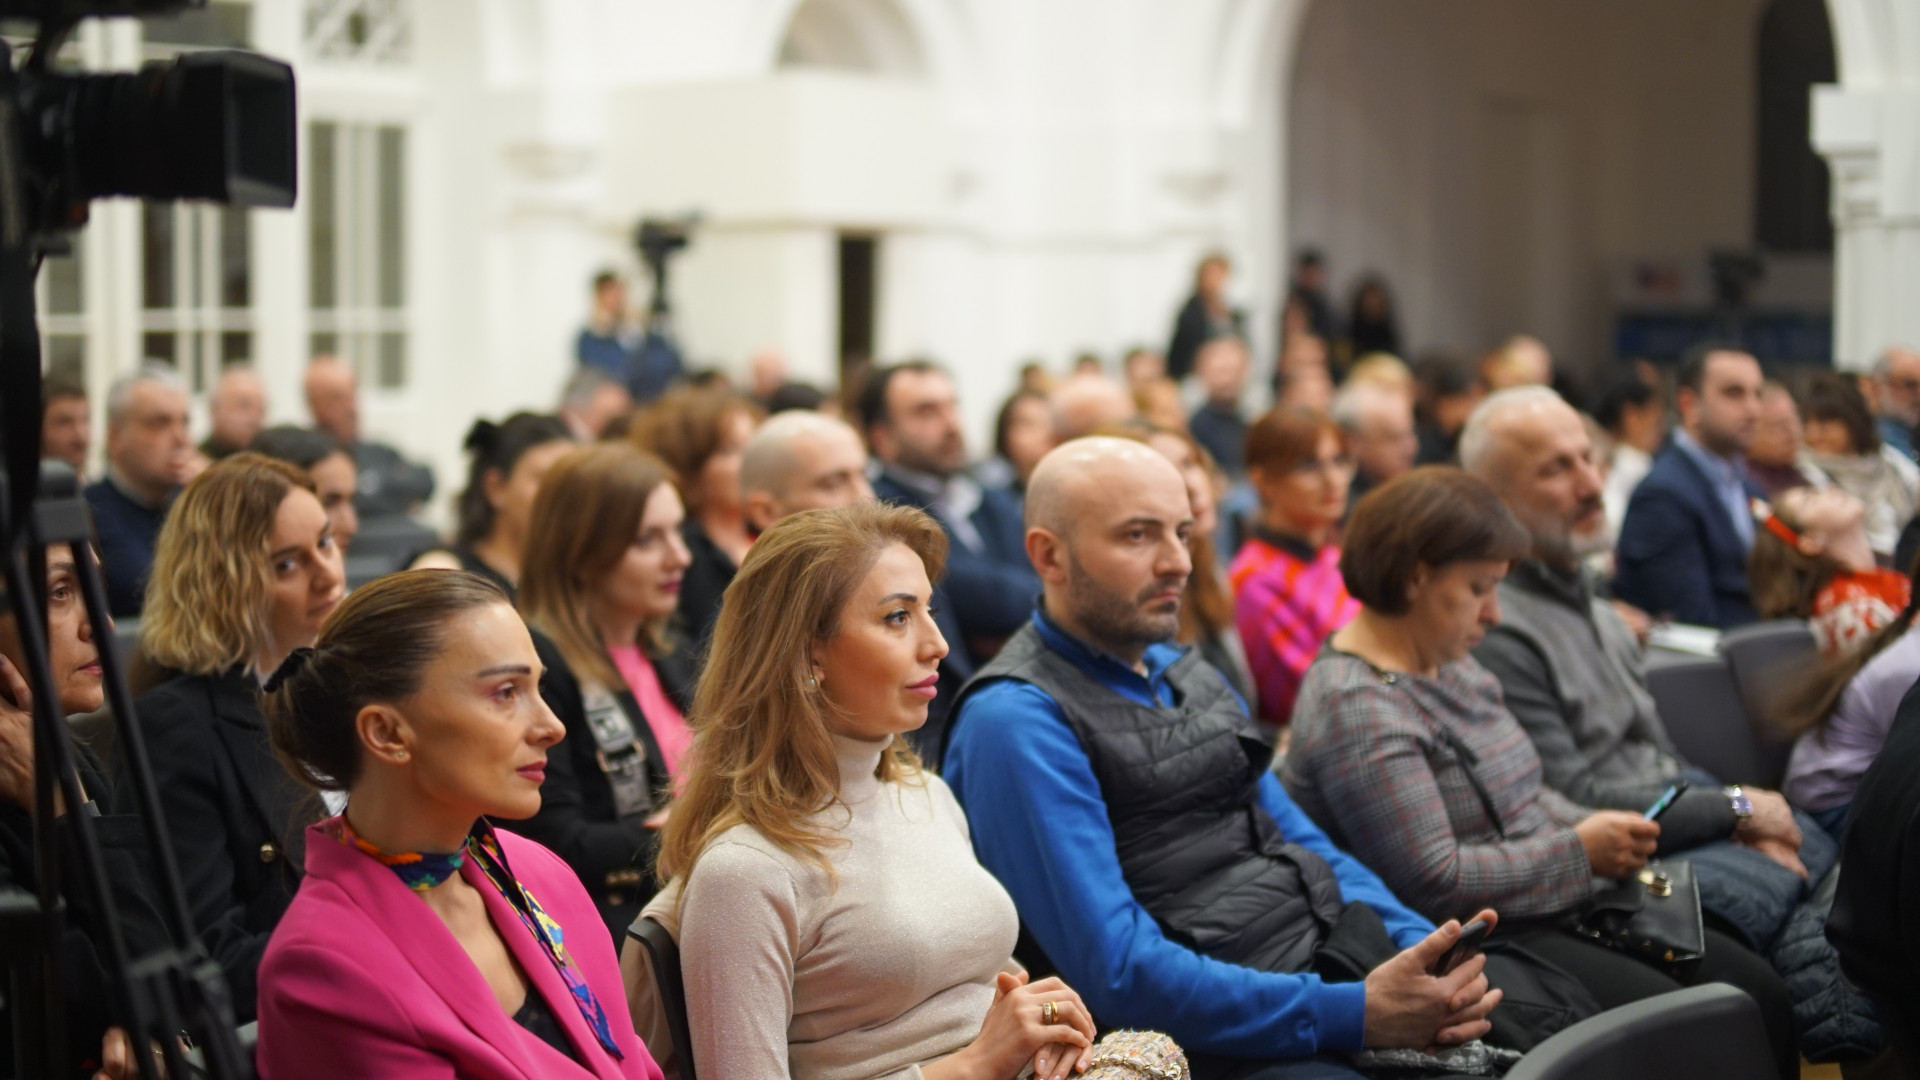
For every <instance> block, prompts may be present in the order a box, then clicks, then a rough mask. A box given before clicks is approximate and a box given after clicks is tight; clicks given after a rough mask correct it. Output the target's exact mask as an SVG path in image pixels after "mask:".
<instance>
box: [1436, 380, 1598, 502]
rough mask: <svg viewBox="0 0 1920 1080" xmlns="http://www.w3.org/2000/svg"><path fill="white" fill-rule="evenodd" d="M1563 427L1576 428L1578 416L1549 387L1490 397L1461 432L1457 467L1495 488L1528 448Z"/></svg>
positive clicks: (1515, 389) (1514, 389)
mask: <svg viewBox="0 0 1920 1080" xmlns="http://www.w3.org/2000/svg"><path fill="white" fill-rule="evenodd" d="M1565 425H1572V426H1575V427H1578V426H1579V425H1580V414H1579V413H1576V412H1574V411H1573V406H1571V405H1569V404H1567V402H1566V399H1565V398H1563V397H1561V396H1560V395H1559V394H1557V393H1555V392H1554V391H1553V390H1552V388H1550V387H1545V386H1515V387H1511V388H1509V389H1506V390H1501V391H1499V392H1497V393H1494V394H1490V395H1488V397H1487V399H1486V400H1485V401H1482V402H1481V403H1480V404H1479V405H1478V406H1476V407H1475V408H1474V410H1473V412H1472V413H1471V414H1470V415H1468V417H1467V424H1466V426H1465V427H1464V428H1461V429H1460V467H1461V468H1463V469H1465V470H1466V471H1468V472H1470V473H1472V474H1474V475H1475V476H1478V477H1479V478H1480V479H1482V480H1485V481H1487V482H1488V483H1490V484H1492V485H1494V486H1495V487H1496V488H1497V487H1499V486H1500V481H1501V478H1502V477H1503V476H1504V475H1505V474H1506V473H1507V471H1508V470H1510V469H1511V467H1512V465H1513V458H1515V457H1516V456H1523V455H1524V452H1525V448H1526V446H1527V445H1529V444H1531V443H1535V442H1538V441H1539V440H1540V435H1541V433H1542V432H1544V431H1547V430H1551V429H1552V428H1554V427H1557V426H1565Z"/></svg>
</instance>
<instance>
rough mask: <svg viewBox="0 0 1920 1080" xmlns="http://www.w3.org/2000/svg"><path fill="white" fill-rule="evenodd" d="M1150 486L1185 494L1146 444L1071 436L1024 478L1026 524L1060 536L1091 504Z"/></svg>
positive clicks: (1166, 464) (1168, 465) (1176, 475)
mask: <svg viewBox="0 0 1920 1080" xmlns="http://www.w3.org/2000/svg"><path fill="white" fill-rule="evenodd" d="M1153 489H1164V490H1165V491H1169V492H1174V493H1177V494H1178V495H1179V497H1180V498H1182V499H1185V498H1186V496H1187V483H1186V481H1185V480H1184V479H1182V478H1181V476H1180V470H1178V469H1176V468H1174V466H1173V463H1172V462H1169V461H1168V460H1167V459H1166V457H1165V456H1163V455H1162V454H1160V453H1159V452H1158V451H1156V450H1154V449H1153V448H1152V447H1151V446H1148V445H1147V444H1145V443H1139V442H1134V441H1133V440H1131V439H1115V438H1109V437H1108V436H1105V435H1096V436H1091V437H1089V438H1084V439H1074V440H1073V441H1072V442H1066V443H1062V444H1060V445H1059V446H1057V447H1055V448H1054V449H1053V450H1052V451H1051V452H1050V453H1048V454H1047V456H1046V457H1043V458H1041V459H1040V464H1038V465H1036V466H1034V469H1033V475H1032V476H1031V477H1029V478H1028V480H1027V500H1026V526H1027V528H1029V529H1045V530H1047V531H1048V532H1051V533H1054V534H1056V535H1058V536H1062V537H1065V536H1068V535H1070V534H1071V533H1072V532H1073V528H1074V525H1075V523H1076V522H1078V521H1080V520H1081V519H1082V518H1084V517H1085V516H1086V515H1087V513H1088V511H1089V510H1090V509H1091V508H1093V507H1096V506H1099V505H1102V504H1105V505H1108V506H1111V505H1114V504H1116V503H1119V502H1123V501H1126V499H1127V498H1130V497H1131V495H1132V493H1133V492H1134V491H1135V490H1139V491H1141V492H1142V493H1152V492H1153Z"/></svg>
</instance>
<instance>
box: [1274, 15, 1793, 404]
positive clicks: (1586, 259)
mask: <svg viewBox="0 0 1920 1080" xmlns="http://www.w3.org/2000/svg"><path fill="white" fill-rule="evenodd" d="M1762 6H1763V5H1762V2H1761V0H1691V2H1689V3H1686V4H1672V3H1667V2H1664V0H1568V2H1563V3H1555V4H1538V3H1532V2H1529V0H1449V2H1448V3H1444V4H1409V3H1404V2H1402V0H1338V2H1337V3H1328V2H1321V3H1317V4H1315V5H1313V7H1312V9H1311V10H1310V11H1309V12H1308V14H1307V17H1306V25H1305V28H1304V30H1303V32H1302V38H1301V43H1300V54H1299V59H1298V62H1297V66H1296V69H1295V71H1294V74H1293V79H1292V83H1291V86H1292V101H1291V104H1290V113H1291V129H1290V132H1289V159H1288V163H1289V172H1290V183H1291V187H1290V191H1289V214H1290V219H1291V222H1292V229H1291V235H1292V239H1293V241H1294V242H1296V243H1311V244H1315V245H1317V246H1320V247H1321V248H1322V249H1323V250H1324V251H1325V253H1326V255H1327V256H1328V259H1329V266H1330V269H1331V271H1332V274H1331V276H1332V279H1333V282H1334V285H1335V292H1336V301H1337V302H1340V303H1344V302H1345V300H1346V298H1347V294H1348V289H1349V288H1350V287H1351V285H1352V283H1353V282H1354V280H1355V279H1356V278H1357V277H1359V276H1360V275H1361V274H1362V273H1364V272H1366V271H1378V272H1380V273H1382V274H1384V275H1385V276H1386V277H1387V279H1388V281H1389V283H1390V285H1392V286H1393V287H1394V289H1395V293H1396V298H1397V299H1398V301H1399V305H1400V317H1401V330H1402V336H1403V339H1404V340H1405V341H1406V342H1407V344H1408V346H1409V349H1410V351H1418V350H1420V349H1422V348H1427V347H1444V348H1451V349H1456V350H1461V351H1465V352H1468V353H1470V354H1471V353H1477V352H1479V351H1481V350H1484V349H1486V348H1488V347H1490V346H1492V345H1494V344H1496V343H1497V342H1498V341H1499V340H1501V339H1502V338H1504V337H1505V336H1506V335H1508V334H1511V333H1514V332H1518V331H1522V330H1525V331H1530V332H1533V333H1536V334H1539V335H1540V336H1541V337H1542V338H1543V339H1545V340H1546V341H1547V343H1548V344H1549V346H1551V347H1552V348H1553V349H1554V351H1555V353H1556V354H1557V355H1558V356H1560V357H1561V358H1562V360H1563V362H1565V363H1567V364H1568V365H1569V366H1570V367H1574V368H1576V369H1578V368H1579V367H1583V366H1586V365H1589V364H1592V363H1593V362H1595V361H1597V360H1599V359H1601V358H1602V357H1604V356H1605V355H1606V354H1607V346H1608V338H1609V315H1610V302H1611V300H1610V292H1609V281H1610V280H1611V276H1612V275H1613V274H1614V273H1615V272H1616V270H1617V268H1618V267H1619V266H1620V265H1621V264H1622V263H1624V262H1626V261H1628V260H1631V259H1637V258H1648V257H1655V258H1670V259H1680V260H1697V259H1699V258H1702V257H1703V256H1704V254H1705V252H1706V250H1707V249H1708V248H1710V247H1715V246H1735V247H1740V246H1746V245H1747V244H1749V243H1750V242H1751V234H1752V216H1753V202H1752V185H1753V164H1752V161H1753V132H1752V129H1753V122H1754V119H1753V118H1754V108H1755V106H1754V79H1755V67H1754V61H1755V51H1754V50H1755V47H1756V42H1757V38H1758V25H1759V24H1758V19H1759V13H1760V10H1761V7H1762Z"/></svg>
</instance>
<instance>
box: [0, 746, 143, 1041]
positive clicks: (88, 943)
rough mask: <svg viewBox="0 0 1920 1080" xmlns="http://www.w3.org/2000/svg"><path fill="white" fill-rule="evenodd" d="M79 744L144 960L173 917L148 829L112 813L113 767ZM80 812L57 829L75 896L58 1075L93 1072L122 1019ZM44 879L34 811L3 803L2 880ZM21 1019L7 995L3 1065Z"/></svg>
mask: <svg viewBox="0 0 1920 1080" xmlns="http://www.w3.org/2000/svg"><path fill="white" fill-rule="evenodd" d="M73 750H74V754H75V757H76V759H77V760H76V765H77V771H78V773H79V774H80V784H81V786H82V787H84V788H85V789H86V792H87V797H88V798H90V799H92V800H93V806H94V807H95V808H96V809H99V810H101V811H102V813H103V816H100V817H96V818H94V819H93V828H94V835H95V836H96V837H97V838H98V839H99V841H100V856H101V861H102V862H104V863H105V864H106V870H107V881H106V885H107V891H108V894H109V896H110V897H111V899H112V901H113V911H114V915H115V916H117V919H116V921H117V922H118V924H119V926H120V932H121V935H122V937H123V939H124V940H125V941H126V945H127V955H128V958H129V959H133V960H137V959H139V958H140V957H142V956H145V955H147V954H149V953H152V952H154V951H155V950H157V949H160V948H162V947H164V946H166V945H167V944H169V941H168V935H167V929H166V923H165V922H163V921H162V919H161V917H160V910H159V906H158V901H157V899H156V897H155V894H154V892H153V889H152V886H151V882H152V880H153V879H152V877H151V874H150V871H149V870H148V867H149V866H150V865H151V864H150V863H149V862H148V858H147V854H146V852H147V847H148V845H147V836H146V830H145V829H143V828H142V827H141V822H140V819H139V818H138V817H126V816H122V815H117V814H106V813H105V811H106V809H107V808H108V806H110V805H111V803H112V799H111V795H112V791H113V787H112V784H111V783H110V782H109V781H108V779H107V776H106V768H105V766H103V765H101V764H100V762H99V760H98V759H97V758H95V757H94V756H93V754H92V752H91V751H88V750H87V749H86V748H84V747H82V746H79V745H77V744H76V745H75V746H74V748H73ZM72 818H73V815H71V814H69V815H67V817H65V818H62V819H60V821H61V825H62V827H61V829H60V831H59V832H57V833H56V834H55V835H56V836H58V837H59V841H60V849H61V850H60V880H61V883H62V884H63V886H64V893H65V896H66V898H67V924H66V932H65V934H64V935H63V936H62V937H61V940H60V947H59V952H60V956H61V958H62V964H61V972H62V975H61V978H62V990H63V996H64V997H65V999H66V1019H67V1050H66V1058H65V1060H64V1061H63V1062H61V1065H62V1066H63V1068H62V1071H61V1072H59V1073H58V1074H57V1075H61V1076H70V1075H87V1076H91V1075H92V1074H93V1070H94V1068H96V1067H97V1066H98V1063H99V1060H100V1040H101V1038H102V1037H104V1036H105V1035H106V1033H107V1028H108V1027H109V1026H111V1025H112V1024H113V1023H114V1019H115V1018H114V1015H113V1009H114V1003H113V988H112V985H111V982H110V976H109V974H108V967H107V965H108V957H107V947H106V929H105V927H106V913H105V912H103V911H101V910H99V908H98V907H96V906H95V904H94V903H93V897H92V895H91V894H90V893H89V892H88V890H87V889H86V887H85V886H84V884H83V881H84V879H83V878H82V877H81V876H80V875H81V870H80V864H79V847H78V845H77V842H76V838H75V836H74V834H73V832H72V827H71V822H72ZM39 880H40V877H39V867H38V866H37V865H36V863H35V845H34V831H33V818H32V816H31V815H29V814H28V813H27V811H26V810H25V809H23V808H21V807H18V806H13V805H11V804H6V803H0V886H14V887H17V888H21V889H25V890H26V891H28V892H33V891H35V890H36V889H38V888H39ZM0 998H4V995H0ZM13 1020H14V1017H13V1012H12V1009H11V1002H8V1001H5V1000H0V1069H7V1068H11V1067H12V1065H13V1055H14V1042H13Z"/></svg>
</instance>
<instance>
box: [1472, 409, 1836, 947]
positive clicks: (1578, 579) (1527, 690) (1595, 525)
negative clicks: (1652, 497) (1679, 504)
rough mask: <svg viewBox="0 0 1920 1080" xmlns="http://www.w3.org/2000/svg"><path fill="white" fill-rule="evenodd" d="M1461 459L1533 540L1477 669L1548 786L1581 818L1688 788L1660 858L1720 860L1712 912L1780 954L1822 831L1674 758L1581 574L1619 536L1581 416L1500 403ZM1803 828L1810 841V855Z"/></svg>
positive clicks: (1476, 420)
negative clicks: (1774, 943)
mask: <svg viewBox="0 0 1920 1080" xmlns="http://www.w3.org/2000/svg"><path fill="white" fill-rule="evenodd" d="M1460 460H1461V465H1462V467H1463V468H1465V469H1466V470H1467V471H1468V472H1471V473H1473V474H1475V475H1476V476H1479V477H1480V478H1481V479H1483V480H1486V481H1487V482H1488V483H1489V484H1491V485H1492V486H1493V488H1494V490H1496V491H1498V492H1499V493H1500V496H1501V498H1502V499H1503V500H1505V502H1506V504H1507V506H1508V508H1509V509H1511V510H1512V511H1513V513H1514V516H1516V517H1517V518H1519V519H1520V522H1521V524H1523V525H1525V526H1526V528H1527V531H1528V532H1529V533H1531V534H1532V537H1533V552H1532V557H1531V558H1529V559H1527V560H1525V561H1523V562H1520V563H1518V564H1516V565H1515V566H1514V567H1513V569H1512V571H1511V572H1510V573H1509V574H1508V575H1507V577H1506V580H1505V581H1503V582H1502V583H1501V585H1500V609H1501V621H1500V624H1499V625H1498V626H1496V627H1494V628H1493V629H1492V630H1490V631H1488V633H1487V636H1486V639H1485V640H1484V641H1483V642H1482V643H1481V644H1480V646H1479V647H1477V648H1476V649H1474V650H1473V654H1474V658H1475V659H1477V660H1479V661H1480V663H1481V664H1482V665H1483V666H1485V667H1486V668H1487V669H1488V670H1489V671H1491V672H1493V674H1494V675H1495V676H1496V677H1497V678H1499V680H1500V684H1501V689H1502V691H1503V693H1504V696H1505V698H1506V704H1507V708H1508V709H1509V710H1511V711H1512V713H1513V715H1514V716H1515V717H1516V718H1518V719H1519V721H1520V723H1521V726H1523V727H1524V728H1526V731H1527V734H1528V736H1529V737H1530V738H1531V739H1532V741H1533V744H1534V746H1535V748H1536V749H1537V750H1538V751H1539V754H1540V762H1541V767H1542V772H1543V777H1544V779H1545V780H1546V782H1547V785H1548V786H1550V787H1552V788H1554V789H1555V790H1557V791H1559V792H1560V793H1561V794H1563V795H1566V796H1567V797H1568V798H1571V799H1573V800H1574V801H1575V802H1578V803H1580V804H1581V805H1584V806H1590V807H1594V808H1596V809H1614V810H1644V809H1646V808H1647V807H1648V806H1649V805H1650V804H1651V803H1652V802H1653V801H1654V799H1655V798H1657V797H1658V796H1659V795H1660V793H1661V792H1662V790H1664V789H1665V788H1666V787H1667V785H1669V784H1671V783H1673V782H1674V781H1675V780H1678V779H1681V778H1683V777H1684V778H1685V779H1687V780H1688V781H1689V782H1690V783H1691V784H1692V786H1691V787H1690V788H1689V789H1688V790H1687V791H1686V792H1685V793H1684V794H1683V795H1682V796H1681V797H1680V799H1679V801H1678V802H1677V803H1676V804H1675V805H1674V806H1673V807H1672V808H1671V809H1669V810H1668V811H1667V812H1666V814H1665V815H1663V816H1662V817H1661V819H1660V826H1661V831H1660V851H1661V853H1662V854H1666V853H1669V852H1679V851H1687V852H1688V857H1689V858H1690V859H1692V860H1693V861H1695V863H1696V865H1699V864H1700V863H1701V861H1702V856H1707V853H1708V852H1712V854H1711V855H1710V856H1707V861H1709V862H1711V863H1713V864H1714V865H1715V866H1727V867H1730V868H1731V872H1730V873H1717V872H1713V871H1704V872H1703V873H1702V874H1701V890H1702V902H1703V906H1706V907H1707V908H1708V909H1709V911H1710V913H1711V912H1713V911H1715V910H1716V909H1717V910H1718V913H1719V914H1720V915H1721V916H1722V917H1723V918H1725V919H1726V920H1727V921H1728V922H1730V923H1733V924H1734V925H1735V926H1736V927H1738V928H1739V929H1741V930H1742V931H1745V932H1746V936H1747V937H1748V938H1749V940H1753V941H1755V942H1765V941H1767V940H1770V938H1771V937H1772V932H1773V931H1775V930H1777V928H1778V926H1779V922H1780V920H1782V919H1784V918H1785V916H1786V914H1787V912H1788V910H1789V909H1790V908H1791V907H1792V906H1793V904H1794V903H1795V902H1797V901H1798V899H1799V897H1800V885H1801V881H1802V879H1803V878H1804V877H1805V876H1806V875H1807V874H1808V872H1809V871H1812V873H1813V874H1814V875H1815V876H1816V878H1817V877H1818V875H1820V874H1823V873H1825V871H1826V869H1827V868H1829V867H1830V866H1831V865H1832V861H1833V858H1834V854H1835V850H1834V844H1833V843H1832V841H1831V840H1830V839H1829V838H1828V837H1826V836H1825V835H1824V834H1820V833H1819V831H1818V828H1817V827H1816V826H1813V825H1812V823H1811V820H1810V819H1805V818H1801V819H1800V820H1799V821H1796V815H1795V814H1794V812H1793V810H1792V808H1791V807H1789V806H1788V805H1787V802H1786V800H1785V799H1784V798H1782V797H1781V796H1780V795H1779V794H1777V793H1775V792H1771V791H1761V790H1758V789H1756V788H1744V789H1743V788H1740V787H1738V786H1732V787H1723V786H1722V785H1721V784H1720V783H1719V781H1717V780H1715V779H1714V778H1713V777H1711V776H1708V775H1707V774H1705V773H1704V772H1702V771H1701V770H1699V769H1694V768H1690V767H1689V766H1688V765H1687V763H1686V762H1685V761H1683V760H1681V758H1680V756H1679V754H1678V753H1677V752H1676V751H1675V749H1674V746H1673V742H1672V740H1671V739H1670V738H1669V737H1668V735H1667V730H1666V726H1665V724H1663V723H1662V722H1661V719H1660V714H1659V710H1658V708H1657V707H1656V705H1655V703H1654V700H1653V696H1652V695H1651V694H1650V693H1648V691H1647V687H1646V681H1645V677H1644V676H1645V661H1644V657H1643V656H1642V653H1641V650H1640V646H1639V643H1638V641H1636V640H1635V637H1634V635H1633V632H1632V631H1631V630H1629V629H1628V627H1627V624H1626V623H1625V621H1624V620H1623V619H1622V618H1621V616H1620V614H1619V613H1618V612H1617V611H1615V610H1614V607H1613V605H1612V604H1611V603H1609V602H1608V601H1607V600H1606V599H1604V598H1602V597H1599V596H1597V595H1596V593H1595V591H1594V580H1593V575H1592V574H1591V572H1590V571H1588V570H1587V569H1585V567H1584V566H1583V561H1584V559H1585V558H1586V556H1588V555H1591V554H1594V553H1596V552H1599V551H1604V550H1605V548H1606V543H1607V530H1606V513H1605V508H1604V506H1603V503H1602V499H1601V491H1602V488H1603V486H1604V485H1603V482H1602V481H1601V478H1600V475H1599V473H1598V471H1597V470H1596V469H1595V468H1594V465H1593V461H1592V447H1591V445H1590V444H1589V443H1588V440H1587V433H1586V428H1585V426H1584V425H1583V424H1582V423H1581V421H1580V416H1579V414H1578V413H1576V412H1574V410H1573V408H1572V407H1571V406H1569V405H1568V404H1567V403H1566V402H1565V401H1563V400H1562V399H1561V398H1560V395H1558V394H1556V393H1554V392H1553V391H1552V390H1550V389H1548V388H1546V387H1541V386H1525V387H1516V388H1514V389H1510V390H1503V391H1501V392H1499V393H1497V394H1494V395H1493V396H1491V397H1489V398H1488V399H1487V400H1486V401H1484V402H1482V403H1481V405H1480V407H1479V408H1477V409H1475V410H1474V413H1473V416H1472V417H1471V418H1470V419H1469V420H1468V421H1467V426H1466V429H1465V431H1464V432H1463V434H1462V435H1461V440H1460ZM1803 823H1804V824H1805V826H1806V832H1807V833H1809V834H1812V835H1808V836H1806V838H1805V843H1804V846H1803V829H1802V827H1801V826H1802V824H1803ZM1721 840H1731V841H1732V842H1733V845H1732V846H1729V845H1724V844H1719V843H1717V842H1718V841H1721ZM1743 849H1744V850H1743ZM1755 853H1757V854H1758V855H1761V856H1765V860H1762V859H1759V858H1757V857H1756V856H1755ZM1767 860H1770V861H1767ZM1803 860H1804V865H1803ZM1783 870H1784V871H1790V872H1791V874H1790V875H1789V874H1787V873H1784V872H1783ZM1722 886H1725V887H1722ZM1716 899H1718V900H1722V901H1724V903H1716V902H1715V901H1716Z"/></svg>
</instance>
